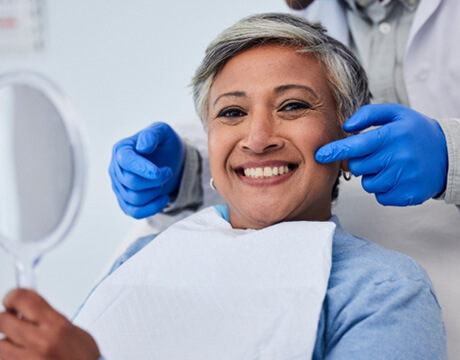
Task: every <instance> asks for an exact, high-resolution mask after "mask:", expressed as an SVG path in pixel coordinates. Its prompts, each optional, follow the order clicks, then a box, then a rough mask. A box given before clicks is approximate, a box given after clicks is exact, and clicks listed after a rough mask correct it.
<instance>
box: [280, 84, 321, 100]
mask: <svg viewBox="0 0 460 360" xmlns="http://www.w3.org/2000/svg"><path fill="white" fill-rule="evenodd" d="M292 89H300V90H305V91H307V92H309V93H310V94H311V95H313V96H314V97H315V98H318V95H317V94H316V92H315V90H313V89H312V88H311V87H309V86H305V85H297V84H288V85H281V86H278V87H277V88H276V89H275V93H277V94H279V93H282V92H285V91H288V90H292Z"/></svg>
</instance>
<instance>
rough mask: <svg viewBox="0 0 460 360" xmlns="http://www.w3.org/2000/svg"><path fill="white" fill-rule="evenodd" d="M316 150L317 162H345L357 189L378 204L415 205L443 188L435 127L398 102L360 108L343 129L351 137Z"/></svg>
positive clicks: (443, 152)
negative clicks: (357, 178)
mask: <svg viewBox="0 0 460 360" xmlns="http://www.w3.org/2000/svg"><path fill="white" fill-rule="evenodd" d="M370 126H379V127H378V128H376V129H373V130H369V131H367V132H364V133H360V134H357V135H352V136H350V137H348V138H345V139H342V140H338V141H335V142H332V143H330V144H327V145H325V146H323V147H321V148H320V149H319V150H318V151H317V152H316V155H315V158H316V160H317V161H318V162H321V163H329V162H332V161H338V160H343V159H348V166H349V167H350V170H351V172H352V173H353V174H354V175H355V176H360V175H362V181H361V182H362V186H363V188H364V189H365V190H366V191H367V192H369V193H374V194H375V196H376V198H377V201H378V202H379V203H381V204H382V205H394V206H407V205H417V204H421V203H423V202H425V201H426V200H428V199H430V198H432V197H434V196H436V195H439V194H440V193H442V192H443V191H444V189H445V187H446V180H447V170H448V157H447V145H446V139H445V136H444V133H443V132H442V130H441V127H440V126H439V124H438V123H437V122H436V121H435V120H433V119H430V118H428V117H426V116H424V115H422V114H420V113H418V112H416V111H414V110H412V109H410V108H408V107H405V106H402V105H398V104H378V105H365V106H363V107H362V108H361V109H359V110H358V111H357V112H356V113H355V114H354V115H353V116H352V117H351V118H350V119H349V120H348V121H347V122H346V123H345V124H344V126H343V128H344V130H345V131H346V132H349V133H356V132H359V131H362V130H364V129H367V128H368V127H370Z"/></svg>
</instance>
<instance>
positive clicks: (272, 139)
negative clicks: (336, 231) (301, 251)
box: [206, 45, 340, 229]
mask: <svg viewBox="0 0 460 360" xmlns="http://www.w3.org/2000/svg"><path fill="white" fill-rule="evenodd" d="M208 113H209V115H208V118H207V121H206V124H207V129H208V146H209V154H210V156H209V161H210V166H211V174H212V176H213V178H214V184H215V186H216V188H217V190H218V191H219V193H220V194H221V195H222V197H223V198H224V200H225V201H226V203H227V206H228V209H229V215H230V223H231V224H232V226H233V227H234V228H243V229H245V228H255V229H259V228H263V227H266V226H269V225H272V224H276V223H279V222H280V221H293V220H299V221H300V220H310V221H326V220H328V219H329V218H330V217H331V196H332V187H333V186H334V183H335V181H336V179H337V176H338V174H339V166H340V164H339V163H334V164H328V165H322V164H319V163H317V162H316V161H315V158H314V154H315V152H316V150H317V149H318V148H319V147H321V146H322V145H324V144H327V143H328V142H331V141H333V140H337V139H339V137H340V134H339V130H338V126H337V123H338V120H337V115H336V107H335V104H334V98H333V96H332V93H331V91H330V89H329V86H328V82H327V79H326V76H325V74H324V71H323V69H322V68H321V65H320V64H319V63H318V61H317V60H316V59H315V58H314V57H313V55H311V54H308V53H300V52H297V51H296V49H294V48H290V47H286V46H279V45H265V46H260V47H255V48H252V49H250V50H247V51H245V52H243V53H241V54H239V55H237V56H235V57H233V58H232V59H231V60H230V61H229V62H228V63H227V64H226V65H225V66H224V68H223V69H222V71H221V72H220V73H219V74H218V75H217V76H216V78H215V80H214V82H213V84H212V87H211V90H210V92H209V112H208ZM274 173H275V174H274ZM251 174H252V175H251ZM245 199H251V201H245Z"/></svg>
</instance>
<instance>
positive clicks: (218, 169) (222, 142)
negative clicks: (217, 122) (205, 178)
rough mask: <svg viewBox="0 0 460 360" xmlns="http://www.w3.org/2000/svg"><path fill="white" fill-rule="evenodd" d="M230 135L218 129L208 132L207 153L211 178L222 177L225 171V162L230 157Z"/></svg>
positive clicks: (231, 147)
mask: <svg viewBox="0 0 460 360" xmlns="http://www.w3.org/2000/svg"><path fill="white" fill-rule="evenodd" d="M229 135H230V134H229V133H228V132H226V131H222V130H218V129H210V130H209V131H208V152H209V166H210V170H211V176H212V177H214V178H216V177H220V176H222V172H223V171H225V165H226V160H227V158H228V156H229V155H230V153H231V151H232V149H233V146H232V139H231V137H230V136H229Z"/></svg>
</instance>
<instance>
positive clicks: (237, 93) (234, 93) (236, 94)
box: [213, 91, 247, 105]
mask: <svg viewBox="0 0 460 360" xmlns="http://www.w3.org/2000/svg"><path fill="white" fill-rule="evenodd" d="M225 96H234V97H246V96H247V95H246V93H245V92H244V91H231V92H228V93H225V94H222V95H219V96H218V97H217V99H216V100H214V103H213V105H216V103H217V102H218V101H219V100H220V98H222V97H225Z"/></svg>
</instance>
